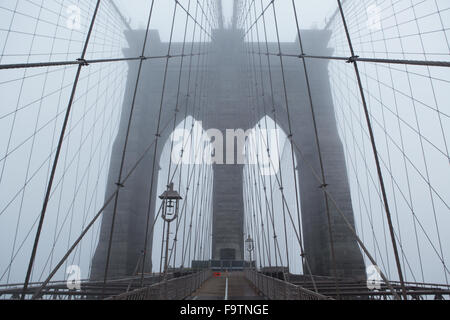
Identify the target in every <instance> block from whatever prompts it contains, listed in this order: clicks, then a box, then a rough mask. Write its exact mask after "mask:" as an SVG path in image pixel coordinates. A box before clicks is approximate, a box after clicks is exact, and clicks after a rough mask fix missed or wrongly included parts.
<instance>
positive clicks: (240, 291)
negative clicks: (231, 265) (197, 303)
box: [189, 272, 264, 300]
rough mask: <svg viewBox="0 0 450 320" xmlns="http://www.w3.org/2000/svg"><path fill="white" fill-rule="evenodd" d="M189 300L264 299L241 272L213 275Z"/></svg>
mask: <svg viewBox="0 0 450 320" xmlns="http://www.w3.org/2000/svg"><path fill="white" fill-rule="evenodd" d="M189 300H264V297H262V296H260V295H258V294H257V293H256V291H255V290H254V289H253V287H252V286H251V284H250V282H249V281H248V280H247V279H246V278H245V275H244V273H243V272H231V273H221V275H220V276H218V277H216V276H213V277H212V278H211V279H209V280H208V281H206V282H205V283H204V284H203V286H202V287H201V288H200V289H199V290H197V291H196V292H195V293H194V294H193V295H192V296H191V297H190V298H189Z"/></svg>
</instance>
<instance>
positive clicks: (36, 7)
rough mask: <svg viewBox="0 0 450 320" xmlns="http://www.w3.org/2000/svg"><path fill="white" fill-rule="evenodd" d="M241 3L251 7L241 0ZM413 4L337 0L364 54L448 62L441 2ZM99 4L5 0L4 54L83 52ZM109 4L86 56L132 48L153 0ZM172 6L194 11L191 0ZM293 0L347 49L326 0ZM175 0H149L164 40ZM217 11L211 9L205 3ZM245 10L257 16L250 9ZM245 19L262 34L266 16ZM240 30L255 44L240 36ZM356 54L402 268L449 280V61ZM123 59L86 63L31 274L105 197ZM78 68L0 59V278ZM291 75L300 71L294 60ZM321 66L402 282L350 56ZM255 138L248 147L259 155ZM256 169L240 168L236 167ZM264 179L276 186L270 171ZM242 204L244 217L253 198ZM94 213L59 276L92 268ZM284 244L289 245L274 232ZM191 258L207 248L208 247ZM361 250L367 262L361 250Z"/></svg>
mask: <svg viewBox="0 0 450 320" xmlns="http://www.w3.org/2000/svg"><path fill="white" fill-rule="evenodd" d="M206 2H208V1H206ZM211 2H212V1H210V3H211ZM232 2H233V1H231V0H228V1H226V0H223V11H224V24H225V26H226V27H230V25H231V19H232V12H233V5H232ZM241 2H242V6H243V7H244V8H247V7H246V6H248V3H249V1H246V0H243V1H241ZM416 2H417V1H411V0H400V1H393V0H383V1H380V0H363V1H361V0H347V1H344V3H345V4H344V10H345V12H346V14H347V18H348V25H349V29H350V33H351V35H352V37H353V38H354V46H355V52H356V54H358V55H360V56H361V57H366V58H386V59H409V60H435V61H450V43H449V37H450V24H449V21H450V4H449V2H448V1H445V0H441V1H435V0H425V1H422V2H421V3H416ZM95 3H96V1H93V0H84V1H81V0H78V1H77V0H51V1H44V0H1V3H0V65H6V64H14V63H32V62H48V61H53V62H54V61H73V60H76V59H78V58H79V57H80V54H81V52H82V48H83V43H84V40H85V37H86V34H87V32H88V28H89V24H90V19H91V17H92V14H93V11H94V8H95ZM114 3H115V4H116V5H117V7H118V8H119V9H120V12H121V14H122V17H121V16H120V15H119V14H118V13H117V11H115V8H114V6H113V5H112V3H111V2H110V1H102V4H101V6H100V10H99V14H98V18H97V21H96V24H95V25H94V30H93V33H92V38H91V43H90V44H89V46H88V52H87V56H86V59H110V58H123V57H130V56H129V53H128V52H127V53H124V51H123V49H125V48H128V47H129V44H128V42H127V38H126V36H125V32H126V30H127V26H126V24H128V25H129V26H130V27H131V29H132V30H143V29H145V28H146V24H147V19H148V14H149V11H150V5H151V1H148V0H132V1H129V0H127V1H126V0H116V1H114ZM180 3H181V4H182V5H183V6H184V8H188V10H189V12H190V14H191V15H192V16H194V14H195V7H194V3H195V1H193V0H192V1H190V0H183V1H180ZM256 3H257V5H256V11H257V13H258V14H260V13H261V11H262V8H263V7H265V6H266V5H267V4H268V3H269V1H268V0H263V1H261V4H262V6H261V5H260V1H258V0H257V1H256ZM294 3H295V4H296V6H297V14H298V16H297V18H298V21H299V24H300V28H301V29H302V30H303V29H323V28H325V26H329V28H330V30H331V31H332V32H331V33H332V36H331V39H330V42H329V44H328V47H330V48H333V50H334V53H333V55H334V56H336V57H349V56H350V51H349V47H348V42H347V39H346V35H345V32H344V29H343V24H342V21H341V20H340V16H339V15H337V16H336V15H335V14H336V12H337V11H336V10H337V4H336V3H337V2H336V1H335V0H321V1H305V0H295V1H294ZM73 6H75V8H79V13H80V19H79V21H78V20H76V19H75V20H70V21H72V22H74V21H75V24H79V28H78V27H77V28H73V29H71V28H69V27H68V19H72V18H73V14H74V11H73V10H71V9H70V8H72V9H73ZM374 6H375V7H374ZM174 7H175V3H174V1H169V0H156V1H155V2H154V11H153V15H152V19H151V23H150V29H152V30H158V32H159V35H160V38H161V41H163V42H167V41H169V39H170V34H171V20H172V16H173V11H174ZM275 7H276V13H277V18H278V23H279V31H280V41H282V42H294V41H296V38H297V27H296V20H295V15H294V13H293V7H292V2H291V1H286V0H278V1H275ZM213 8H214V7H211V8H210V11H209V12H213V11H214V10H213ZM374 8H375V9H374ZM75 13H77V12H75ZM373 15H375V17H374V16H373ZM241 18H242V17H241ZM250 18H253V19H254V18H255V17H254V15H253V13H252V14H251V15H250ZM250 18H247V19H248V20H247V21H246V24H245V25H246V26H248V25H250V24H251V23H252V22H253V21H250V20H253V19H250ZM185 19H186V13H185V12H183V11H182V10H178V11H177V13H176V16H175V25H174V34H173V42H182V41H183V38H184V24H185ZM123 20H125V21H126V24H125V23H124V22H123ZM267 24H268V26H270V27H269V28H268V30H267V35H268V40H269V41H270V42H275V41H277V34H276V30H275V28H274V19H273V14H272V12H269V13H267ZM254 28H258V30H259V31H260V32H261V34H262V30H263V27H262V24H261V23H257V24H256V27H254ZM193 29H194V24H193V23H189V25H188V32H187V34H188V39H189V40H188V42H190V41H191V40H190V39H191V37H192V38H194V42H199V41H201V38H200V32H198V33H197V34H196V35H192V34H193ZM252 32H254V31H252ZM246 41H247V42H250V36H249V35H248V36H247V37H246ZM149 46H150V47H151V43H150V44H149ZM309 54H312V55H314V54H315V53H314V52H309ZM139 55H140V53H139V54H137V56H139ZM135 63H137V62H135ZM359 65H360V72H361V77H362V82H363V86H364V92H365V94H366V97H367V103H368V107H369V109H370V113H371V120H372V122H373V127H374V133H375V139H376V141H377V146H378V152H379V156H380V158H381V162H382V163H381V165H382V171H383V175H384V177H385V181H386V187H387V189H388V190H387V191H388V198H389V201H390V205H391V208H392V212H393V219H394V225H395V230H396V237H397V241H398V242H399V243H400V255H401V260H402V267H403V268H404V272H405V276H406V279H407V280H408V281H426V282H437V283H446V282H447V283H448V279H447V278H448V276H450V273H449V271H448V265H449V263H450V251H449V249H450V233H448V232H447V229H448V226H449V225H450V208H449V204H450V192H449V181H450V166H449V164H450V159H449V150H448V147H449V146H448V143H449V139H450V105H449V101H450V69H449V68H448V67H425V66H405V65H399V64H381V63H378V64H377V63H360V64H359ZM128 68H129V65H128V63H127V62H114V63H99V64H91V65H89V66H87V67H83V71H82V73H81V77H80V82H79V85H78V88H77V91H76V95H75V99H74V105H73V111H72V114H71V117H70V120H69V125H68V130H67V133H66V136H65V140H64V144H63V148H62V151H61V158H60V162H59V166H58V170H57V173H56V179H55V183H54V187H53V192H52V194H51V201H50V203H49V207H48V210H47V215H46V218H45V223H44V228H43V231H42V236H41V239H40V243H39V249H38V254H37V258H36V262H35V267H34V271H33V276H32V280H33V281H43V280H45V278H46V277H47V276H48V274H49V272H50V271H51V270H52V269H53V268H54V267H55V265H56V263H57V262H58V261H59V260H60V259H61V257H62V256H63V255H64V253H65V252H66V251H67V249H68V248H69V247H70V246H71V245H72V244H73V241H75V240H76V239H77V238H78V236H79V234H80V232H81V230H82V229H83V228H84V227H86V226H87V224H88V223H89V221H91V219H92V218H93V217H94V216H95V215H96V213H97V212H98V210H100V209H101V208H102V206H103V204H104V200H105V192H106V182H107V177H108V170H109V162H110V156H111V150H112V145H113V143H114V140H115V138H116V135H117V131H118V128H119V124H120V119H121V114H122V105H123V102H124V92H125V87H126V81H127V76H128ZM76 70H77V66H75V65H71V66H50V67H43V68H22V69H8V70H0V97H1V102H0V170H1V171H0V284H11V283H22V282H23V281H24V278H25V273H26V268H27V266H28V261H29V258H30V253H31V248H32V244H33V241H34V237H35V233H36V227H37V221H38V218H39V214H40V212H41V207H42V203H43V198H44V194H45V190H46V186H47V183H48V179H49V173H50V170H51V165H52V162H53V158H54V155H55V148H56V145H57V142H58V138H59V132H60V128H61V126H62V123H63V119H64V114H65V110H66V108H67V103H68V101H69V97H70V93H71V89H72V84H73V80H74V78H75V74H76ZM299 72H303V71H302V69H301V60H300V59H299ZM329 75H330V85H331V90H332V94H333V103H334V107H335V114H336V120H337V123H338V129H339V133H340V137H341V139H342V141H343V144H344V149H345V156H346V163H347V170H348V173H349V179H350V185H351V191H352V201H353V207H354V211H355V218H356V226H357V233H358V235H359V236H360V238H361V239H362V241H363V242H364V243H365V244H366V246H367V248H368V249H369V250H370V251H371V253H372V255H373V256H374V258H375V260H377V262H378V263H379V265H380V267H381V268H382V269H383V271H384V272H385V273H386V274H387V275H388V277H389V278H390V279H397V274H396V270H395V261H394V257H393V252H392V245H391V242H390V239H389V234H388V233H387V231H386V227H387V226H386V218H385V213H384V209H383V206H382V201H381V194H380V188H379V184H378V180H377V179H378V177H377V173H376V168H375V164H374V160H373V159H374V157H373V153H372V150H371V145H370V139H369V137H368V131H367V126H366V122H365V119H364V115H363V109H362V106H361V97H360V92H359V88H358V86H357V82H356V76H355V72H354V68H353V66H352V64H347V63H345V61H331V62H330V63H329ZM305 90H306V89H305ZM196 120H199V119H193V118H188V119H187V120H186V122H184V123H183V122H182V123H181V124H179V125H178V128H179V129H180V128H183V127H190V126H191V124H192V123H194V122H195V121H196ZM262 120H263V119H262ZM263 122H264V121H261V123H263ZM268 122H269V128H275V127H276V125H275V124H274V123H273V121H272V120H271V119H268ZM202 129H203V128H201V123H200V122H196V126H195V130H194V132H195V134H194V135H193V136H194V137H196V140H195V141H194V145H195V144H196V143H198V141H199V139H201V137H202ZM231 129H233V128H231ZM234 129H237V128H234ZM163 143H165V147H164V152H163V155H162V158H161V159H160V162H159V163H160V167H161V170H160V171H159V182H158V186H157V190H158V191H161V192H162V190H164V189H165V185H166V183H167V177H168V176H170V173H169V165H168V163H170V156H171V155H170V147H171V143H170V141H164V142H163ZM312 143H313V142H312ZM279 144H280V150H281V160H282V161H281V167H282V169H283V170H282V172H284V175H285V177H284V178H285V181H286V186H285V196H286V202H287V203H288V204H289V207H290V209H291V210H292V212H295V199H296V195H295V190H294V187H293V186H294V180H293V179H295V177H293V175H292V171H293V170H294V167H296V164H293V163H292V161H291V158H290V146H289V141H288V139H287V136H286V133H282V135H281V136H280V141H279ZM262 149H263V148H262ZM262 149H260V150H258V151H257V152H259V153H263V152H264V150H262ZM187 167H188V166H186V169H184V171H183V173H181V176H180V177H179V179H180V181H183V182H182V183H181V184H180V185H181V186H182V188H181V190H184V189H185V188H186V187H187V186H186V183H185V182H184V181H187V180H188V176H187V174H188V169H187ZM190 167H191V168H190V169H191V170H194V167H196V168H197V170H200V169H201V166H190ZM252 169H253V168H252V166H251V165H248V166H246V169H245V170H246V172H248V170H252ZM171 170H173V168H171ZM206 173H207V174H206V177H207V179H206V180H205V181H209V180H210V179H211V172H209V171H208V172H206ZM274 180H275V179H274ZM297 182H298V183H299V184H300V183H301V181H297ZM243 183H244V181H243ZM273 185H274V188H275V189H277V190H278V188H277V186H276V184H275V181H273ZM210 188H211V185H207V184H204V183H203V184H202V185H201V186H200V189H199V190H200V193H201V194H202V193H205V194H206V193H207V191H208V190H210ZM107 196H108V195H107ZM273 201H274V203H276V204H277V207H276V210H275V212H280V211H281V205H280V204H281V203H282V198H281V194H280V193H279V192H278V193H275V194H274V198H273ZM158 203H160V202H158ZM157 207H158V208H159V206H157ZM191 209H192V204H187V207H186V209H185V210H186V211H189V210H191ZM264 213H265V212H264ZM245 214H246V217H248V215H249V210H248V208H246V212H245ZM276 219H277V221H276V228H277V229H278V232H277V233H278V234H282V232H283V230H282V225H283V221H282V217H281V216H277V217H276ZM100 222H101V219H99V220H98V221H97V222H96V223H95V225H94V226H93V228H92V229H91V230H90V231H89V232H88V234H87V235H86V237H84V239H83V241H82V242H81V244H80V245H79V246H78V247H77V249H76V251H75V252H74V253H73V254H72V255H71V256H70V258H69V259H68V261H67V262H66V263H65V265H64V267H63V268H61V269H60V271H59V272H58V273H57V275H56V276H55V277H54V280H60V279H64V277H65V276H66V275H65V272H64V271H65V270H64V269H65V267H67V266H68V265H70V264H77V265H79V266H80V267H81V270H82V278H88V277H89V270H90V263H91V259H92V256H93V253H94V250H95V248H96V245H97V241H98V236H99V227H100ZM294 228H297V229H299V228H300V226H298V225H297V224H294V226H289V230H288V236H289V239H292V241H290V242H289V248H288V250H289V252H291V253H292V254H293V255H294V256H296V258H294V259H293V262H292V263H291V272H293V273H302V272H304V270H303V266H302V263H301V259H300V255H299V254H298V253H299V252H300V248H299V245H298V243H297V241H296V239H295V232H294ZM162 232H163V229H162V220H161V219H158V220H157V223H156V224H155V233H154V239H155V240H154V245H153V257H152V260H153V266H154V269H153V271H154V272H159V265H160V260H161V252H160V250H161V245H162V244H161V241H162V238H163V234H162ZM280 251H281V252H285V251H286V248H285V245H284V244H283V243H282V242H280ZM200 258H205V259H208V258H209V255H208V252H207V250H206V249H204V251H203V252H202V254H201V257H200ZM178 259H180V258H178ZM365 259H366V260H365V262H366V264H367V265H370V264H371V263H370V262H369V260H368V259H367V257H365ZM180 263H181V260H177V261H176V263H175V264H176V265H177V266H179V264H180ZM265 264H267V262H265Z"/></svg>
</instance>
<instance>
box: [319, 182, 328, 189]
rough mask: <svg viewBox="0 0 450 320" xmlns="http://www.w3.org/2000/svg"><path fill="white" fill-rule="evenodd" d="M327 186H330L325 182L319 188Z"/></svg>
mask: <svg viewBox="0 0 450 320" xmlns="http://www.w3.org/2000/svg"><path fill="white" fill-rule="evenodd" d="M327 187H328V184H327V183H324V184H322V185H320V186H319V189H326V188H327Z"/></svg>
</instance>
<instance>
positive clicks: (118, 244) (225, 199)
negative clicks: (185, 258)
mask: <svg viewBox="0 0 450 320" xmlns="http://www.w3.org/2000/svg"><path fill="white" fill-rule="evenodd" d="M143 36H144V31H133V32H130V33H128V34H127V37H128V39H129V43H130V48H129V49H127V50H126V55H127V56H139V55H140V53H139V49H140V46H141V43H142V38H143ZM150 37H151V39H150V41H149V43H150V45H149V49H148V52H147V53H146V54H147V55H149V56H157V55H166V54H167V46H168V45H167V43H162V42H161V41H160V39H159V35H158V33H157V32H152V33H151V35H150ZM329 37H330V34H329V32H328V31H320V30H314V31H313V30H311V31H304V38H305V39H304V42H305V46H306V48H305V50H306V51H307V52H313V53H315V54H323V55H330V54H331V50H330V49H328V48H327V44H328V40H329ZM243 45H244V44H243V42H242V35H241V33H240V32H239V31H236V30H234V31H233V30H217V31H216V32H215V34H214V40H213V43H212V51H211V52H212V53H211V55H212V56H211V57H210V62H209V63H210V64H211V65H210V66H209V67H208V68H207V69H202V67H201V66H200V65H196V64H195V61H194V68H197V69H198V71H199V72H200V73H204V76H208V74H206V73H207V72H210V73H213V76H210V77H209V79H210V81H209V82H208V88H207V90H209V92H208V96H209V97H211V98H210V101H209V102H208V105H207V109H206V112H205V115H204V118H202V119H197V120H201V121H203V126H204V129H205V130H207V129H209V128H216V129H219V130H221V131H225V130H226V129H244V130H247V129H249V128H253V127H254V126H255V125H256V122H255V119H261V118H263V117H264V116H266V115H265V114H262V113H261V114H257V115H255V114H254V113H252V112H253V111H251V110H249V108H248V85H249V84H248V75H247V74H246V71H245V70H247V69H246V62H247V60H246V59H247V57H246V56H245V54H244V52H243ZM264 45H265V44H264ZM181 47H182V44H173V46H172V51H173V54H177V53H181ZM187 47H190V45H187ZM269 47H270V48H269V49H270V50H271V52H277V51H278V47H277V44H275V43H273V44H270V45H269ZM282 50H283V52H284V53H288V54H289V53H292V54H298V51H299V46H298V43H295V42H292V43H283V44H282ZM264 58H265V59H267V58H266V57H264ZM270 59H271V64H272V72H273V75H272V76H273V83H274V96H273V97H270V96H266V98H265V101H264V103H265V104H266V105H265V108H260V110H263V109H265V110H268V112H271V111H272V110H273V109H274V107H275V108H276V109H277V110H279V111H278V112H277V123H278V124H279V126H280V127H281V128H283V129H284V130H285V132H288V130H287V129H288V119H287V117H286V112H283V111H284V110H285V109H284V108H285V103H284V90H283V87H282V78H281V66H280V59H279V57H276V56H274V57H271V58H270ZM137 65H138V63H137V62H130V63H129V74H128V85H127V91H126V93H125V99H124V104H123V112H122V121H121V125H120V129H119V133H118V136H117V139H116V142H115V145H114V148H113V153H112V159H111V165H110V176H109V180H108V187H107V194H111V193H112V192H114V190H115V188H116V186H115V183H116V182H117V181H116V179H117V171H118V167H119V165H120V160H121V156H122V146H123V143H124V138H125V137H124V136H125V132H126V128H127V121H128V117H129V112H130V106H131V100H132V95H133V91H134V86H135V80H136V76H137ZM164 67H165V60H164V59H154V60H148V61H146V62H145V63H144V68H143V73H142V76H141V81H140V86H139V89H138V95H137V101H136V110H135V115H134V122H133V127H132V131H131V135H130V143H129V147H128V153H127V161H126V165H125V170H126V171H127V168H128V169H129V168H130V166H131V165H132V164H134V163H135V161H136V159H137V158H138V157H139V155H141V154H142V153H143V151H144V150H145V148H146V147H147V146H148V143H149V142H150V141H152V139H153V138H154V136H155V133H156V129H155V126H156V121H155V119H157V114H158V112H159V105H160V99H161V91H162V85H163V84H162V78H163V73H164ZM308 68H309V74H310V78H311V79H310V81H311V86H312V98H313V101H314V104H315V108H316V113H317V123H318V127H319V134H320V141H321V148H322V152H323V157H324V165H325V171H326V178H327V182H328V184H329V186H328V190H329V191H330V193H331V194H333V196H334V199H335V200H336V202H337V203H338V205H339V207H340V208H341V209H342V211H343V212H344V214H345V215H346V217H347V218H348V220H349V221H350V222H351V223H353V224H354V214H353V209H352V202H351V196H350V189H349V183H348V177H347V171H346V164H345V158H344V152H343V146H342V142H341V140H340V138H339V135H338V131H337V125H336V119H335V114H334V108H333V101H332V97H331V89H330V84H329V79H328V78H329V75H328V65H327V61H326V60H315V61H308ZM179 70H180V59H171V62H170V67H169V70H168V77H167V86H166V92H167V93H166V97H165V101H164V108H163V110H164V112H163V115H162V118H163V122H164V121H165V120H164V119H170V118H171V116H172V115H173V110H174V105H175V101H176V92H177V86H178V74H179ZM263 72H266V73H268V70H264V71H263ZM285 72H286V82H287V89H288V93H289V97H288V100H289V105H290V111H291V122H292V124H293V139H294V140H295V141H296V143H297V144H298V146H299V148H300V149H301V150H302V155H300V154H297V160H298V166H299V170H298V172H299V177H298V178H299V181H300V198H301V210H302V224H303V230H302V232H303V238H304V246H305V252H306V255H307V258H308V261H309V263H310V266H311V269H312V272H313V274H315V275H319V276H331V275H333V264H332V261H331V251H330V245H329V236H328V235H329V232H328V219H327V214H326V209H325V201H324V195H323V192H322V190H321V189H320V183H318V182H317V179H316V178H315V177H314V175H313V174H312V171H311V168H310V166H311V165H312V166H313V167H314V169H315V170H316V172H320V167H319V161H318V153H317V147H316V143H315V135H314V130H313V127H312V118H311V109H310V104H309V99H308V92H307V91H306V83H305V78H304V72H303V69H302V64H301V61H300V60H299V59H296V58H286V59H285ZM210 75H211V74H210ZM263 78H264V79H268V74H267V75H265V76H264V77H263ZM182 81H183V84H182V88H187V85H186V84H187V76H183V78H182ZM266 86H267V84H266ZM267 92H269V91H267ZM187 95H188V92H182V94H181V96H182V97H186V96H187ZM273 101H274V102H275V106H273ZM183 103H184V102H183ZM182 107H186V106H182ZM193 116H195V115H193ZM269 116H272V114H269ZM179 120H180V121H182V120H184V119H179ZM169 135H170V132H165V133H164V135H163V136H162V137H161V140H160V141H161V142H162V143H160V147H159V148H158V154H157V157H156V159H157V161H158V163H157V165H158V164H159V159H160V156H161V153H162V149H163V145H164V143H165V141H167V139H168V138H169ZM152 150H153V149H152ZM151 153H152V152H150V154H148V156H147V157H146V158H145V159H144V161H143V162H142V164H141V165H140V167H139V168H138V169H137V171H136V173H135V174H134V175H133V176H132V177H131V179H130V180H129V181H128V182H127V184H126V186H125V187H124V188H123V189H122V190H121V193H120V197H119V207H118V211H117V218H116V227H115V233H114V236H113V243H112V252H111V260H110V268H109V275H110V277H111V278H113V277H123V276H128V275H131V274H132V273H133V272H134V270H135V269H136V265H137V263H138V261H139V258H140V256H141V251H142V250H143V248H142V247H141V246H142V244H143V242H144V237H145V225H146V219H147V212H148V200H149V194H148V193H149V190H150V184H151V183H153V184H155V185H157V177H158V175H156V176H155V181H150V180H151V178H150V177H151V168H152V166H153V163H152V160H153V154H151ZM158 192H161V190H156V188H153V193H154V194H152V195H151V197H152V199H155V198H156V195H157V193H158ZM152 204H153V207H152V208H151V212H152V213H153V212H155V208H154V207H155V203H154V201H152ZM330 210H331V218H332V229H333V234H334V244H335V252H336V262H337V270H338V275H339V276H342V277H357V278H364V277H365V265H364V261H363V257H362V254H361V252H360V249H359V247H358V244H357V241H356V239H355V238H354V236H353V235H352V233H351V232H350V231H349V228H348V227H347V225H346V224H345V223H344V222H343V219H342V218H341V216H340V215H339V214H338V212H337V211H336V209H335V208H334V207H333V206H332V205H331V209H330ZM275 214H276V213H275ZM243 215H244V199H243V166H241V165H215V166H214V217H213V250H212V253H211V258H212V259H213V260H220V259H236V260H243V258H244V234H243V232H244V231H243V230H244V222H243V221H244V218H243ZM111 217H112V206H110V207H108V208H107V209H106V211H105V213H104V216H103V220H102V227H101V233H100V240H99V243H98V247H97V250H96V253H95V256H94V259H93V264H92V269H91V278H92V279H102V277H103V274H104V269H105V261H106V253H107V248H108V242H109V231H110V227H111ZM151 223H152V221H151ZM151 248H152V235H150V236H149V239H148V248H147V253H148V254H147V256H148V257H149V258H148V260H151ZM299 254H300V253H299ZM151 268H152V267H151V263H150V262H147V263H146V271H148V272H150V271H151Z"/></svg>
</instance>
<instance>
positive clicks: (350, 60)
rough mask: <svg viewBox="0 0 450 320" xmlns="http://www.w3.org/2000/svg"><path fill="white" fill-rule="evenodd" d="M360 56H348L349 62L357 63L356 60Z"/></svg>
mask: <svg viewBox="0 0 450 320" xmlns="http://www.w3.org/2000/svg"><path fill="white" fill-rule="evenodd" d="M358 59H359V56H352V57H350V58H348V60H347V63H355V62H356V61H358Z"/></svg>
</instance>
